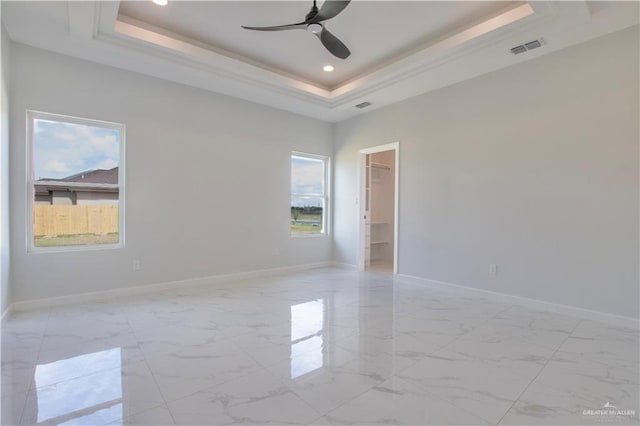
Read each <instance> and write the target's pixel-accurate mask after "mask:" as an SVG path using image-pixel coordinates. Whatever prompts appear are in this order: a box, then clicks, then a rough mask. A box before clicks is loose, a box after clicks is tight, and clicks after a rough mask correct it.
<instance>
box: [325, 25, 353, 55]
mask: <svg viewBox="0 0 640 426" xmlns="http://www.w3.org/2000/svg"><path fill="white" fill-rule="evenodd" d="M316 35H317V36H318V38H319V39H320V41H321V42H322V44H323V45H324V47H326V48H327V50H328V51H329V52H331V54H333V55H334V56H337V57H338V58H340V59H347V58H348V57H349V55H351V51H349V49H348V48H347V46H345V45H344V43H343V42H341V41H340V39H339V38H338V37H336V36H334V35H333V34H331V33H330V32H329V30H328V29H326V28H324V27H322V32H321V33H320V34H316Z"/></svg>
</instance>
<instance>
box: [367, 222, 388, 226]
mask: <svg viewBox="0 0 640 426" xmlns="http://www.w3.org/2000/svg"><path fill="white" fill-rule="evenodd" d="M371 224H372V225H386V224H387V222H371Z"/></svg>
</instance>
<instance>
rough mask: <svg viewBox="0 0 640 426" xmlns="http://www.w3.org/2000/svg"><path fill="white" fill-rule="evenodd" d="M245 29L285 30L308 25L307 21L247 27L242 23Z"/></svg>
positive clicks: (302, 27)
mask: <svg viewBox="0 0 640 426" xmlns="http://www.w3.org/2000/svg"><path fill="white" fill-rule="evenodd" d="M241 27H242V28H244V29H245V30H254V31H284V30H296V29H304V28H306V27H307V24H306V23H305V22H299V23H297V24H289V25H276V26H274V27H247V26H244V25H241Z"/></svg>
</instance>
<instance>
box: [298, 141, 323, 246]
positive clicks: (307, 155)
mask: <svg viewBox="0 0 640 426" xmlns="http://www.w3.org/2000/svg"><path fill="white" fill-rule="evenodd" d="M293 157H299V158H303V159H311V160H321V161H322V179H323V185H322V189H323V194H310V193H294V192H291V183H292V169H291V160H292V159H293ZM330 170H331V157H329V156H327V155H320V154H311V153H308V152H301V151H291V155H290V156H289V217H291V198H292V197H296V196H297V197H303V198H304V197H310V198H322V200H323V204H324V205H323V208H322V232H317V233H313V234H293V233H291V219H289V235H290V236H291V238H318V237H328V236H329V235H330V224H331V221H330V219H329V217H330V215H329V212H330V211H331V209H330V202H331V197H330V191H331V181H330V177H331V173H330Z"/></svg>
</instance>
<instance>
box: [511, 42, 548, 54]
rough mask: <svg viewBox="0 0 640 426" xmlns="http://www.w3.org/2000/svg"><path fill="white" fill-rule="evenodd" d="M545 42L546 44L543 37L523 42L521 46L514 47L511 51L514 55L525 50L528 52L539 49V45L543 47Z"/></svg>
mask: <svg viewBox="0 0 640 426" xmlns="http://www.w3.org/2000/svg"><path fill="white" fill-rule="evenodd" d="M543 44H544V40H542V39H540V40H533V41H530V42H528V43H525V44H521V45H520V46H516V47H512V48H511V53H513V54H514V55H518V54H520V53H524V52H526V51H528V50H533V49H537V48H538V47H541V46H542V45H543Z"/></svg>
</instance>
